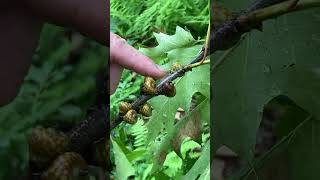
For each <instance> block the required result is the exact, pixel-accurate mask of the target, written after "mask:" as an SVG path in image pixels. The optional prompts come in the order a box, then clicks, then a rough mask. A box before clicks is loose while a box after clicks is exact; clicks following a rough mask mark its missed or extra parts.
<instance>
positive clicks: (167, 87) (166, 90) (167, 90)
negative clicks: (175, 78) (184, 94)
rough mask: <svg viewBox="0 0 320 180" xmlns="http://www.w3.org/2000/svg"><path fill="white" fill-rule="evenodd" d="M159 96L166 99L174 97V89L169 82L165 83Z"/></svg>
mask: <svg viewBox="0 0 320 180" xmlns="http://www.w3.org/2000/svg"><path fill="white" fill-rule="evenodd" d="M161 94H163V95H165V96H167V97H174V96H175V95H176V88H175V87H174V85H173V84H172V83H171V82H167V83H165V84H164V85H163V88H162V91H161Z"/></svg>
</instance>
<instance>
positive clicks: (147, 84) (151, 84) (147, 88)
mask: <svg viewBox="0 0 320 180" xmlns="http://www.w3.org/2000/svg"><path fill="white" fill-rule="evenodd" d="M141 90H142V92H143V93H145V94H155V93H157V87H156V81H155V80H154V79H153V78H152V77H145V78H144V83H143V85H142V88H141Z"/></svg>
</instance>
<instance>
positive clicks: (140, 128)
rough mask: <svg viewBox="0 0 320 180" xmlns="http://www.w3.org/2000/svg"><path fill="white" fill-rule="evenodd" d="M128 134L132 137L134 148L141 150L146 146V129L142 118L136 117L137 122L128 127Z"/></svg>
mask: <svg viewBox="0 0 320 180" xmlns="http://www.w3.org/2000/svg"><path fill="white" fill-rule="evenodd" d="M128 134H130V135H132V136H133V137H134V147H135V150H143V149H145V148H146V146H147V144H146V143H147V141H146V139H147V135H148V129H147V127H146V126H145V123H144V121H143V120H142V119H138V121H137V123H136V124H134V125H133V126H132V127H131V128H130V129H129V132H128Z"/></svg>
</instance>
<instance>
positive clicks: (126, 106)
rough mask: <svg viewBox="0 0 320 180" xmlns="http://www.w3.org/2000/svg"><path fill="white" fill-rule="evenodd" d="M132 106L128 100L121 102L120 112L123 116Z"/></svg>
mask: <svg viewBox="0 0 320 180" xmlns="http://www.w3.org/2000/svg"><path fill="white" fill-rule="evenodd" d="M131 108H132V106H131V104H130V103H128V102H120V104H119V113H120V115H121V116H123V115H125V114H126V113H127V112H128V111H129V110H130V109H131Z"/></svg>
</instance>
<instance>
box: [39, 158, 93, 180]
mask: <svg viewBox="0 0 320 180" xmlns="http://www.w3.org/2000/svg"><path fill="white" fill-rule="evenodd" d="M87 169H88V165H87V163H86V161H85V160H84V159H83V158H82V156H81V155H80V154H77V153H74V152H66V153H64V154H62V155H60V156H59V157H57V158H56V159H55V160H54V162H53V163H52V164H51V166H50V167H49V168H48V170H47V171H45V172H44V173H43V174H42V176H41V179H42V180H71V179H78V180H89V176H88V173H87Z"/></svg>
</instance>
